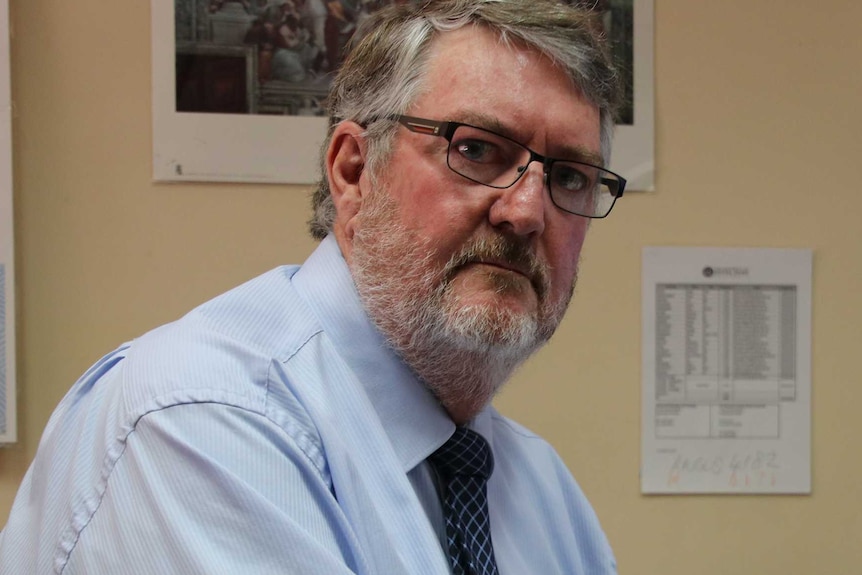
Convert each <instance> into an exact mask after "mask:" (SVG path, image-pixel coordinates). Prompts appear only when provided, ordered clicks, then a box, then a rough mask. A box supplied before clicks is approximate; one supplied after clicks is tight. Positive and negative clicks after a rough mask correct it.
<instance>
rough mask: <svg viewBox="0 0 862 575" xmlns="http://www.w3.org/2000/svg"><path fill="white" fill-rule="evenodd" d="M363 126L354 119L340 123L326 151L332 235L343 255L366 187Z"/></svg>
mask: <svg viewBox="0 0 862 575" xmlns="http://www.w3.org/2000/svg"><path fill="white" fill-rule="evenodd" d="M364 131H365V128H363V127H362V126H360V125H359V124H357V123H356V122H349V121H345V122H341V123H340V124H338V126H336V127H335V130H334V131H333V133H332V139H331V140H330V142H329V148H328V149H327V150H326V173H327V176H328V178H329V190H330V193H331V194H332V201H333V202H334V203H335V214H336V215H335V230H334V231H335V235H336V238H337V239H338V243H339V244H340V245H341V251H342V253H343V254H344V255H345V256H347V255H348V253H349V251H350V250H349V249H345V248H348V247H349V246H348V245H346V244H349V243H350V242H351V240H352V239H353V232H354V227H355V223H356V216H357V214H358V213H359V210H360V208H361V207H362V199H363V196H364V194H365V192H366V191H367V190H366V187H367V178H364V177H362V176H363V172H364V169H365V151H366V145H365V140H364V139H363V137H362V133H363V132H364Z"/></svg>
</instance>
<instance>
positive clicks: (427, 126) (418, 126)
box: [386, 114, 626, 219]
mask: <svg viewBox="0 0 862 575" xmlns="http://www.w3.org/2000/svg"><path fill="white" fill-rule="evenodd" d="M386 119H388V120H391V121H393V122H398V123H399V124H401V125H402V126H404V127H405V128H407V129H408V130H410V131H411V132H415V133H417V134H425V135H428V136H437V137H441V138H445V139H446V141H447V142H449V147H448V148H447V150H446V165H447V167H448V168H449V169H450V170H452V171H453V172H454V173H456V174H458V175H459V176H461V177H462V178H464V179H466V180H470V181H471V182H475V183H477V184H481V185H483V186H487V187H489V188H494V189H497V190H502V189H506V188H511V187H512V186H514V185H515V184H516V183H518V180H520V179H521V176H523V175H524V173H526V171H527V170H526V168H527V166H529V165H530V164H532V163H533V162H540V163H541V164H542V170H543V172H544V176H545V187H546V188H547V189H548V195H549V196H550V198H551V202H552V203H553V204H554V205H555V206H557V208H559V209H560V210H562V211H564V212H566V213H567V214H574V215H576V216H581V217H584V218H591V219H602V218H606V217H607V216H608V214H610V213H611V210H612V209H613V208H614V205H615V204H616V203H617V199H619V198H620V197H622V195H623V191H624V190H625V187H626V179H625V178H624V177H622V176H620V175H619V174H616V173H614V172H612V171H610V170H608V169H606V168H603V167H602V166H596V165H594V164H590V163H587V162H581V161H579V160H568V159H565V158H549V157H547V156H544V155H542V154H540V153H538V152H535V151H533V150H531V149H530V148H528V147H527V146H525V145H524V144H522V143H520V142H518V141H516V140H513V139H512V138H510V137H508V136H504V135H502V134H498V133H497V132H494V131H493V130H489V129H487V128H482V127H479V126H473V125H471V124H465V123H464V122H451V121H437V120H428V119H426V118H417V117H415V116H405V115H401V114H393V115H391V116H387V117H386ZM462 126H464V127H467V128H473V129H475V130H482V131H484V132H488V133H489V134H493V135H494V136H496V137H498V138H502V139H504V140H507V141H509V142H512V143H513V144H515V145H517V146H518V147H520V148H523V149H525V150H527V151H528V152H529V153H530V158H529V159H528V160H527V163H526V164H524V166H523V168H524V169H523V170H521V171H520V173H519V174H518V176H517V177H516V178H515V180H514V181H513V182H512V183H511V184H508V185H506V186H495V185H493V184H487V183H485V182H481V181H479V180H476V179H473V178H471V177H470V176H467V175H464V174H462V173H461V172H459V171H457V170H456V169H455V168H453V167H452V165H451V164H450V163H449V153H450V152H451V145H452V137H453V136H454V135H455V131H456V130H457V129H458V128H460V127H462ZM556 162H566V163H569V164H576V165H582V166H587V167H590V168H593V169H596V170H599V171H600V172H602V173H604V174H610V175H611V176H613V178H605V177H602V178H599V181H600V182H602V183H603V184H605V185H606V186H608V189H610V190H612V191H613V193H612V195H613V198H614V199H613V201H612V202H611V205H610V206H609V207H608V210H607V211H606V212H605V213H604V214H603V215H590V214H580V213H578V212H573V211H571V210H567V209H566V208H564V207H562V206H560V205H559V204H558V203H557V201H556V200H555V199H554V194H553V192H552V190H551V184H550V174H551V168H552V167H553V165H554V163H556Z"/></svg>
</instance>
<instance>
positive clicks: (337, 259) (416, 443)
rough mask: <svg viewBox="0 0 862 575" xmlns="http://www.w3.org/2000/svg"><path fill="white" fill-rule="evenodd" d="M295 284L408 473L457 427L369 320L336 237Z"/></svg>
mask: <svg viewBox="0 0 862 575" xmlns="http://www.w3.org/2000/svg"><path fill="white" fill-rule="evenodd" d="M292 282H293V285H294V286H295V288H296V290H297V292H298V293H299V294H300V295H301V296H302V298H303V299H304V300H305V302H306V303H307V304H308V306H309V307H310V308H311V310H312V311H313V312H314V314H315V315H316V317H317V318H318V320H319V321H320V324H321V326H322V327H323V330H324V332H325V333H326V336H327V337H328V338H329V339H330V340H331V341H332V343H333V345H334V346H335V348H336V349H337V350H338V353H339V355H340V356H341V358H342V359H343V360H344V361H345V362H346V363H347V365H348V366H350V368H351V370H352V371H353V373H354V374H355V375H356V378H357V380H358V381H359V382H360V383H361V384H362V386H363V387H364V388H365V391H366V393H367V394H368V397H369V399H370V401H371V403H372V404H373V405H374V407H375V409H376V411H377V415H378V417H379V418H380V422H381V424H382V425H383V427H384V429H385V430H386V433H387V435H388V437H389V441H390V442H391V443H392V447H393V448H394V450H395V453H396V455H397V456H398V459H399V460H400V461H401V463H402V465H403V468H404V471H405V472H407V471H409V470H411V469H412V468H413V467H415V466H416V465H418V464H419V463H421V462H422V461H423V460H424V459H425V458H427V457H428V456H429V455H430V454H431V453H433V452H434V451H435V450H436V449H437V448H438V447H440V446H441V445H442V444H443V443H445V441H446V440H447V439H448V438H449V436H451V435H452V433H453V431H454V429H455V425H454V424H453V423H452V420H451V419H450V418H449V416H448V414H447V413H446V411H445V410H444V409H443V407H442V406H441V405H440V404H439V402H438V401H437V399H436V398H435V397H434V396H433V395H432V394H431V392H429V391H428V389H427V388H426V387H425V385H424V384H422V382H421V381H420V380H419V379H418V378H417V377H416V375H415V374H414V373H413V371H412V370H411V369H410V368H409V367H408V366H407V365H406V364H405V363H404V362H403V361H402V360H401V358H400V357H399V356H398V355H397V354H396V353H395V352H394V351H393V350H392V348H391V347H389V345H388V344H387V343H386V340H385V339H384V337H383V335H382V334H381V333H380V332H379V331H378V330H377V328H376V327H375V326H374V324H373V323H372V322H371V320H370V319H369V318H368V315H367V314H366V313H365V310H364V308H363V307H362V302H361V301H360V299H359V294H358V293H357V292H356V287H355V285H354V283H353V277H352V276H351V274H350V269H349V268H348V266H347V262H345V260H344V257H343V256H342V254H341V250H340V248H339V246H338V243H337V242H336V240H335V237H334V236H332V235H331V234H330V235H329V236H327V237H326V238H325V239H324V240H323V241H322V242H321V243H320V246H318V248H317V249H316V250H315V251H314V252H313V253H312V254H311V256H310V257H309V258H308V259H307V260H306V261H305V263H304V264H303V265H302V267H301V268H300V269H299V271H298V272H297V273H296V274H295V275H294V276H293V279H292Z"/></svg>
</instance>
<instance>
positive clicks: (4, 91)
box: [0, 0, 16, 443]
mask: <svg viewBox="0 0 862 575" xmlns="http://www.w3.org/2000/svg"><path fill="white" fill-rule="evenodd" d="M11 101H12V100H11V93H10V89H9V3H8V1H7V0H0V443H8V442H11V441H15V438H16V435H15V323H14V319H15V306H14V295H15V289H14V282H13V279H14V277H15V276H14V271H13V267H12V263H13V262H12V255H13V247H12V130H11V113H10V109H11Z"/></svg>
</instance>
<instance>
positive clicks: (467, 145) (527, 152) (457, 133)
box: [388, 115, 626, 218]
mask: <svg viewBox="0 0 862 575" xmlns="http://www.w3.org/2000/svg"><path fill="white" fill-rule="evenodd" d="M388 119H389V120H392V121H395V122H398V123H400V124H401V125H402V126H404V127H405V128H407V129H408V130H410V131H411V132H416V133H417V134H427V135H429V136H439V137H441V138H446V140H448V141H449V148H448V150H447V152H446V164H447V165H448V166H449V169H450V170H452V171H453V172H455V173H456V174H458V175H459V176H463V177H464V178H467V179H468V180H470V181H472V182H476V183H477V184H482V185H484V186H488V187H490V188H497V189H505V188H509V187H511V186H513V185H515V182H517V181H518V180H519V179H521V176H523V175H524V173H525V172H526V171H527V167H528V166H529V165H530V164H531V163H532V162H541V163H542V167H543V168H544V174H545V184H546V185H547V188H548V190H549V191H550V195H551V201H552V202H554V205H555V206H557V207H558V208H560V209H561V210H563V211H564V212H569V213H570V214H576V215H578V216H584V217H587V218H604V217H605V216H607V215H608V214H609V213H610V212H611V208H613V207H614V202H616V200H617V198H619V197H620V196H622V195H623V190H624V189H625V187H626V180H625V178H623V177H622V176H619V175H617V174H615V173H613V172H611V171H608V170H605V169H604V168H600V167H598V166H593V165H591V164H587V163H584V162H577V161H573V160H561V159H558V158H547V157H545V156H543V155H542V154H539V153H537V152H534V151H533V150H531V149H530V148H528V147H526V146H524V145H523V144H519V143H518V142H516V141H515V140H513V139H511V138H507V137H506V136H502V135H500V134H497V133H495V132H492V131H490V130H485V129H483V128H477V127H476V126H471V125H469V124H463V123H461V122H437V121H434V120H426V119H423V118H414V117H413V116H401V115H393V116H389V117H388Z"/></svg>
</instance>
